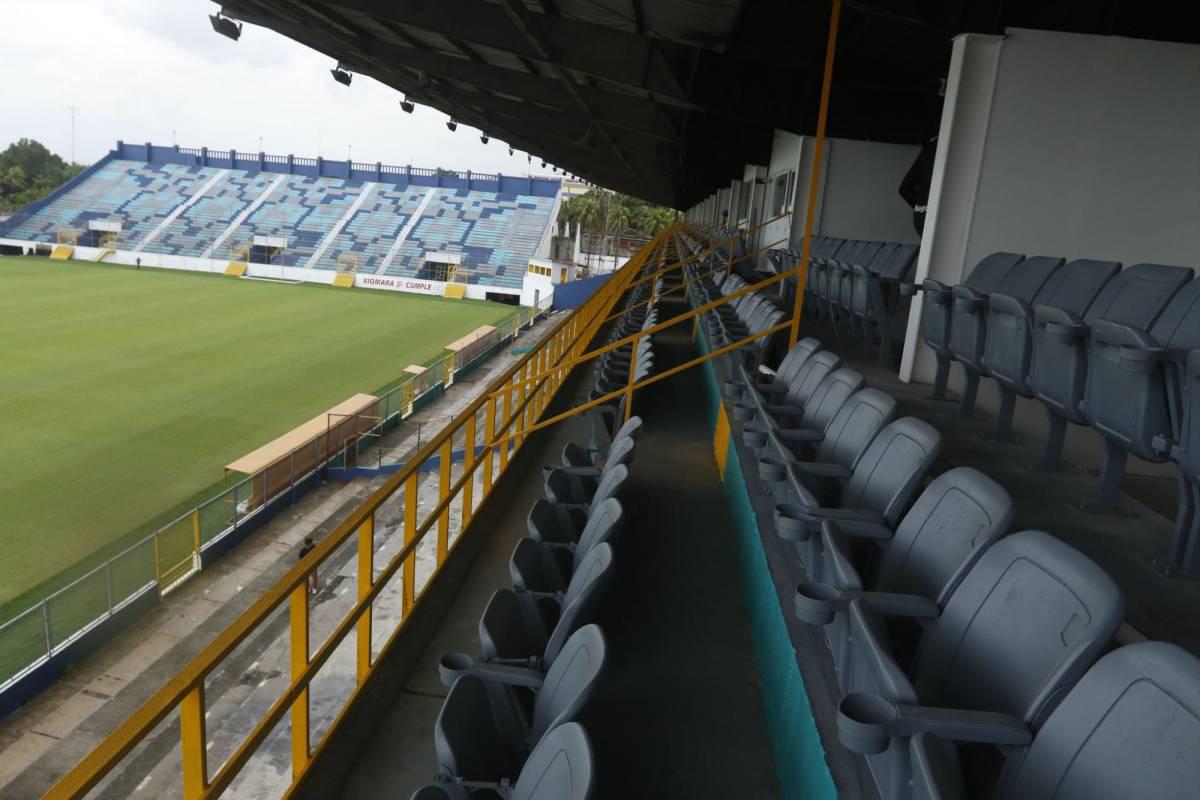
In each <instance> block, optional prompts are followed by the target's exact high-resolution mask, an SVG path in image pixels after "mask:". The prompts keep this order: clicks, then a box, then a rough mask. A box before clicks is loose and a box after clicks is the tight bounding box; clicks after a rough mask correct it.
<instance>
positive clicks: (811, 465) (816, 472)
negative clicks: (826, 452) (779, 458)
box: [788, 461, 850, 479]
mask: <svg viewBox="0 0 1200 800" xmlns="http://www.w3.org/2000/svg"><path fill="white" fill-rule="evenodd" d="M788 466H789V467H790V468H791V469H793V470H795V471H796V472H802V473H804V474H805V475H813V476H815V477H818V478H841V479H845V478H849V477H850V468H849V467H846V466H844V465H842V464H826V463H823V462H820V461H792V462H790V463H789V464H788Z"/></svg>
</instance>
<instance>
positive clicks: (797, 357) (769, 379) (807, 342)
mask: <svg viewBox="0 0 1200 800" xmlns="http://www.w3.org/2000/svg"><path fill="white" fill-rule="evenodd" d="M820 349H821V343H820V342H819V341H818V340H816V339H814V338H812V337H811V336H808V337H805V338H804V339H801V340H800V341H798V342H796V344H795V346H793V347H792V349H790V350H788V352H787V355H785V356H784V357H783V360H782V361H780V362H779V366H778V368H776V370H775V372H774V374H773V375H770V376H762V377H763V378H765V380H763V379H761V378H759V376H754V379H753V380H751V381H750V385H751V386H752V387H753V388H754V389H756V390H757V391H758V392H759V393H760V394H763V395H773V394H785V393H786V392H787V387H788V385H789V384H790V383H791V380H792V378H793V377H794V376H795V374H796V372H797V371H798V370H799V369H800V368H801V367H802V366H804V364H805V362H807V361H808V359H809V357H811V356H812V354H813V353H816V352H817V351H818V350H820Z"/></svg>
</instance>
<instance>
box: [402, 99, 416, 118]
mask: <svg viewBox="0 0 1200 800" xmlns="http://www.w3.org/2000/svg"><path fill="white" fill-rule="evenodd" d="M414 108H416V106H415V105H413V101H412V100H409V99H408V98H407V97H404V98H402V99H401V100H400V109H401V110H402V111H403V112H404V113H405V114H411V113H412V112H413V109H414Z"/></svg>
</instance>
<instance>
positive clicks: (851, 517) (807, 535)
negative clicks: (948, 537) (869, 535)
mask: <svg viewBox="0 0 1200 800" xmlns="http://www.w3.org/2000/svg"><path fill="white" fill-rule="evenodd" d="M941 449H942V436H941V434H940V433H938V432H937V431H936V430H935V429H934V428H933V427H931V426H930V425H929V424H928V423H925V422H922V421H921V420H919V419H916V418H914V417H904V418H903V419H898V420H896V421H895V422H892V423H890V424H889V425H888V426H887V427H885V428H884V429H883V430H881V431H880V432H879V433H878V434H876V436H875V438H874V439H873V440H872V441H871V446H870V447H868V448H867V451H866V452H865V453H863V455H862V457H861V458H859V460H858V463H857V464H855V465H854V470H853V471H852V472H851V474H850V477H849V478H848V479H847V480H846V482H845V484H844V485H843V487H842V491H841V493H840V496H839V497H838V502H837V504H836V505H834V506H826V507H822V506H820V505H819V504H818V502H817V498H816V497H814V496H813V494H812V492H810V491H809V490H808V489H807V488H806V487H805V486H804V485H803V484H802V483H801V482H800V481H799V480H798V479H797V477H796V475H795V474H794V473H793V470H792V469H791V465H790V464H789V465H787V466H782V465H774V464H768V465H764V464H762V462H760V473H761V474H762V477H763V479H764V480H767V481H768V482H770V483H772V484H774V489H773V492H774V495H775V498H776V500H779V501H781V502H779V503H778V504H777V505H776V507H775V528H776V532H777V533H778V534H779V535H780V536H782V537H783V538H785V539H790V540H792V541H794V542H796V547H797V554H798V555H799V556H800V559H801V562H802V563H803V564H804V566H805V568H806V569H807V568H808V564H809V562H810V561H811V560H812V557H811V556H810V555H809V554H808V552H807V551H808V549H809V548H810V547H811V546H814V541H813V540H814V538H815V537H814V536H813V534H815V533H816V532H817V531H818V530H819V529H820V527H821V524H822V523H823V522H824V521H825V520H827V519H832V520H837V521H839V522H840V521H847V522H874V523H878V524H882V525H885V526H887V527H889V528H894V527H895V525H896V523H897V522H898V521H899V519H900V516H901V515H902V514H903V513H904V510H905V509H906V508H908V504H909V502H910V501H911V500H912V497H913V495H914V494H915V493H916V491H917V487H919V486H920V485H921V482H922V481H923V480H924V479H925V474H926V473H927V472H928V471H929V469H930V467H932V466H933V462H934V461H936V460H937V457H938V455H939V454H940V453H941Z"/></svg>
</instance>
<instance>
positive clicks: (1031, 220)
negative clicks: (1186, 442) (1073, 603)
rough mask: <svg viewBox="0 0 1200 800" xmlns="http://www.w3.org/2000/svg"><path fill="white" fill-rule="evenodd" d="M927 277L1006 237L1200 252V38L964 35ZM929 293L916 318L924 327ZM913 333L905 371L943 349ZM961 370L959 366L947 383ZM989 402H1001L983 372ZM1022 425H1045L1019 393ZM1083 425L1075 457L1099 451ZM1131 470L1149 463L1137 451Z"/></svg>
mask: <svg viewBox="0 0 1200 800" xmlns="http://www.w3.org/2000/svg"><path fill="white" fill-rule="evenodd" d="M946 100H947V104H946V109H945V111H944V116H943V120H942V128H941V136H940V138H939V146H938V154H937V159H936V161H935V169H934V181H933V187H934V188H933V191H932V192H931V197H930V206H929V215H928V219H927V222H926V229H925V236H924V241H923V242H922V254H921V261H920V263H919V265H918V277H924V276H926V275H929V276H933V277H936V278H938V279H939V280H943V281H946V282H950V283H957V282H959V281H960V280H961V278H962V276H963V275H964V273H965V272H967V271H969V270H970V269H971V268H972V267H973V266H974V264H975V263H977V262H978V261H979V259H981V258H983V257H984V256H985V255H987V254H988V253H991V252H994V251H996V250H1012V251H1016V252H1021V253H1026V254H1028V255H1056V256H1062V257H1064V258H1068V259H1072V258H1101V259H1114V260H1119V261H1122V262H1123V263H1124V264H1125V265H1127V266H1128V265H1131V264H1135V263H1138V262H1144V261H1150V262H1158V263H1164V264H1179V265H1187V266H1195V265H1196V264H1197V263H1198V262H1200V225H1198V224H1197V220H1200V47H1197V46H1193V45H1181V44H1172V43H1166V42H1155V41H1146V40H1137V39H1124V38H1117V37H1103V36H1085V35H1079V34H1064V33H1054V32H1048V31H1033V30H1012V31H1009V33H1008V36H1006V37H991V36H961V37H959V38H958V39H956V40H955V44H954V51H953V59H952V67H951V73H950V79H949V82H948V86H947V97H946ZM918 314H919V304H916V303H914V307H913V312H912V316H911V317H910V320H909V330H910V333H911V332H913V331H915V330H916V325H917V319H918V317H917V315H918ZM916 340H917V337H915V336H912V335H910V336H909V340H908V341H907V342H906V350H905V358H904V362H903V365H902V371H901V377H904V378H906V379H910V378H911V379H912V380H917V381H923V382H924V381H928V380H930V379H931V376H932V366H933V359H932V357H931V355H930V354H929V353H928V351H927V348H925V347H924V345H918V344H917V341H916ZM961 383H962V376H961V373H959V372H958V368H957V367H956V368H955V370H954V371H953V372H952V373H951V387H952V388H957V387H959V386H960V385H961ZM980 401H981V402H980V404H981V406H982V407H984V408H986V409H989V410H990V409H992V408H993V407H994V403H995V400H994V390H993V389H992V386H991V382H990V381H984V386H982V387H981V391H980ZM1016 426H1017V429H1018V431H1020V432H1022V433H1024V434H1025V435H1027V436H1031V437H1033V438H1035V439H1036V440H1039V441H1040V439H1041V437H1042V436H1044V420H1043V411H1042V409H1041V407H1040V405H1039V404H1037V403H1035V402H1033V401H1022V402H1021V403H1019V404H1018V408H1017V417H1016ZM1098 444H1099V437H1098V436H1096V434H1094V433H1093V432H1090V431H1084V430H1081V429H1075V430H1073V431H1072V433H1071V434H1070V436H1069V437H1068V442H1067V455H1068V457H1069V458H1071V459H1072V460H1075V461H1078V462H1082V463H1084V464H1088V465H1092V464H1095V463H1097V460H1098V454H1099V447H1098ZM1131 470H1132V471H1143V472H1144V471H1148V469H1147V465H1141V464H1131Z"/></svg>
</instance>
